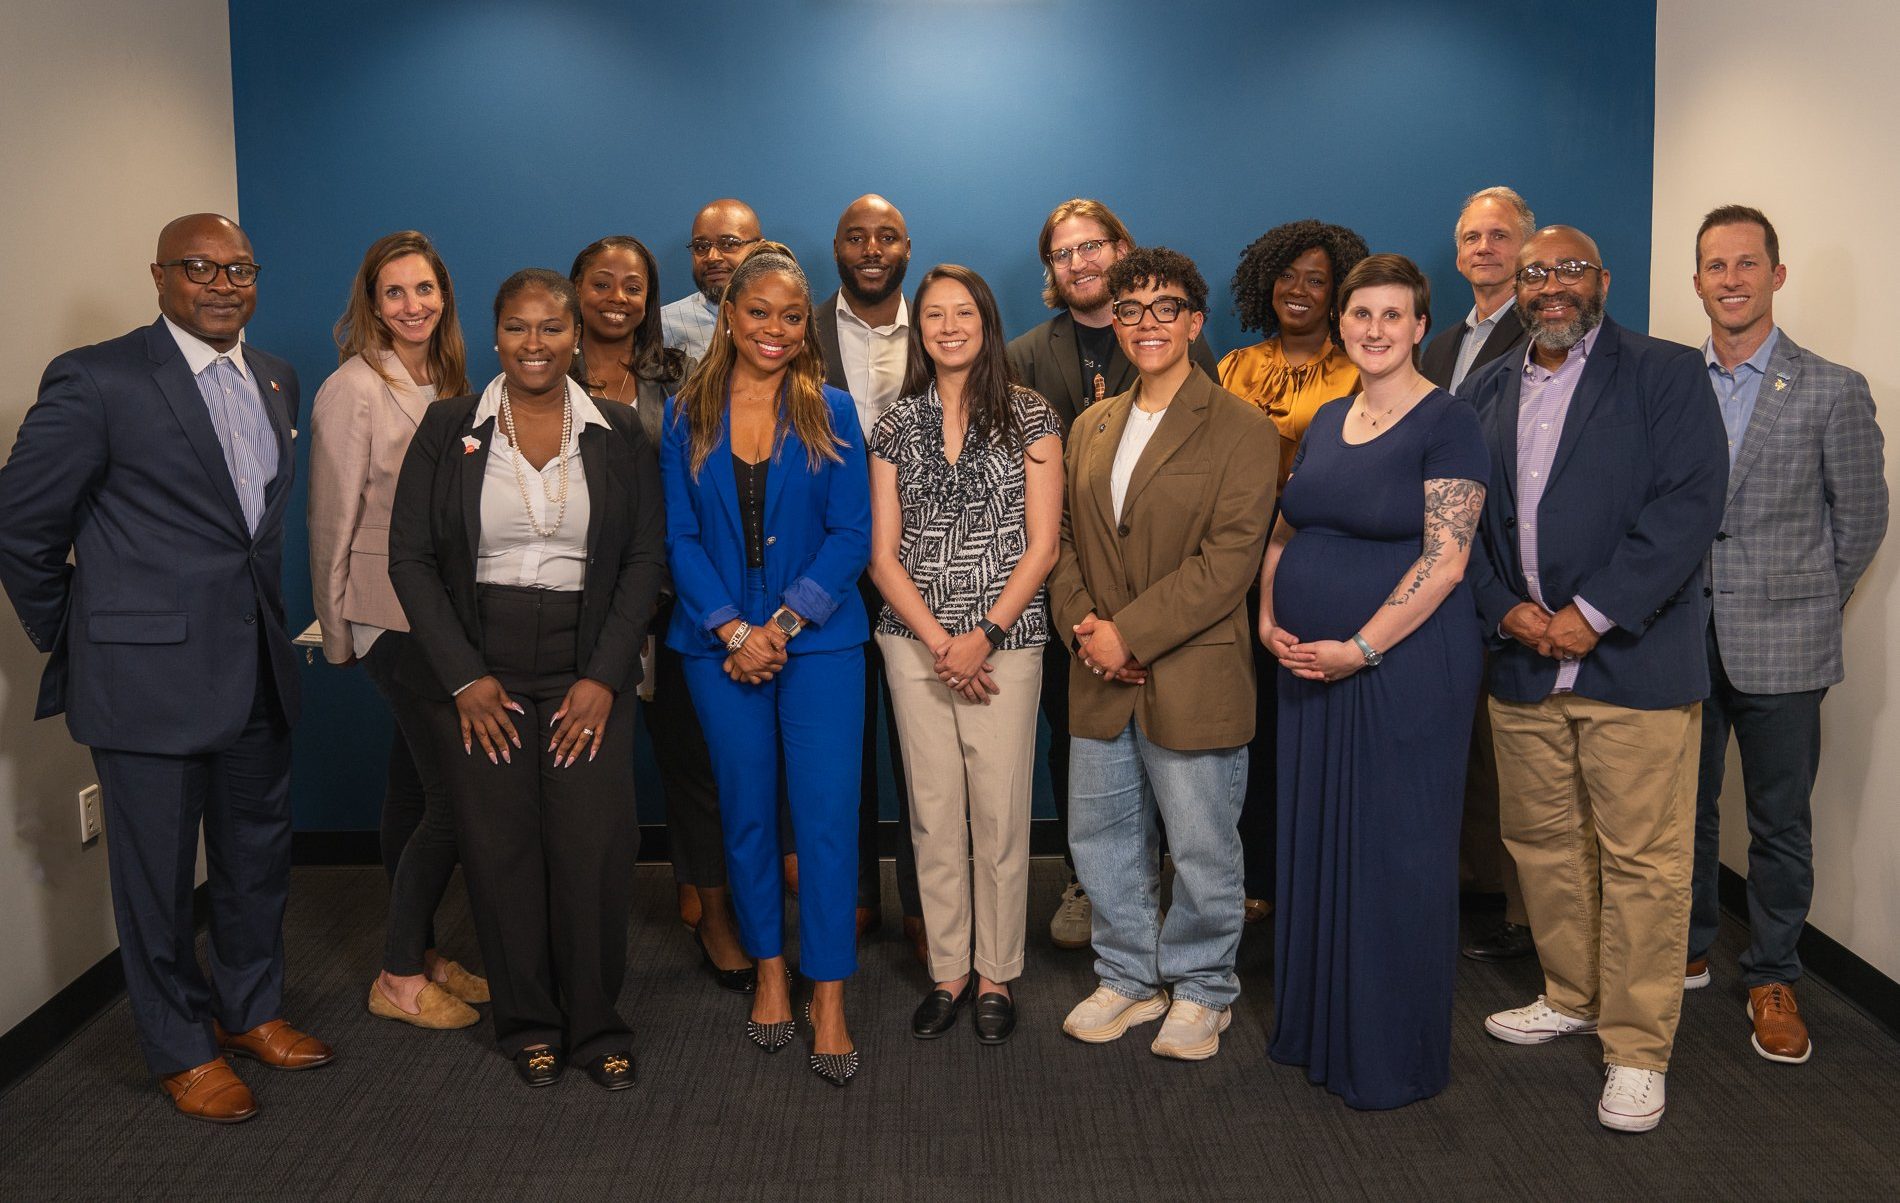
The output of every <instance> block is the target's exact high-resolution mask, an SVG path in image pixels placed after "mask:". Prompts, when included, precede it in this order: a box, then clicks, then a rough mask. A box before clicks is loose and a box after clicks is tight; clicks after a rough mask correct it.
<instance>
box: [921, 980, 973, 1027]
mask: <svg viewBox="0 0 1900 1203" xmlns="http://www.w3.org/2000/svg"><path fill="white" fill-rule="evenodd" d="M975 989H976V975H975V974H974V973H973V974H971V975H970V976H969V978H967V979H966V980H965V981H964V983H963V989H961V990H959V991H957V993H956V996H955V997H954V998H953V997H951V994H950V992H949V991H948V990H932V991H931V992H930V993H929V994H928V995H926V996H925V997H924V1001H922V1002H920V1003H918V1004H917V1010H916V1012H915V1013H914V1014H912V1015H911V1017H910V1034H911V1035H913V1036H915V1037H917V1039H919V1040H935V1039H936V1038H937V1037H939V1036H941V1035H943V1034H944V1033H945V1032H947V1031H949V1030H950V1029H951V1028H953V1027H955V1026H956V1025H957V1012H959V1011H961V1010H963V1004H964V1003H967V1002H969V1001H970V994H971V992H972V991H974V990H975Z"/></svg>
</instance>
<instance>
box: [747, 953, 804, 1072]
mask: <svg viewBox="0 0 1900 1203" xmlns="http://www.w3.org/2000/svg"><path fill="white" fill-rule="evenodd" d="M785 980H786V982H787V983H790V982H791V981H792V970H791V967H790V966H787V967H786V969H785ZM805 1022H806V1023H810V1022H811V1007H810V1006H809V1005H807V1006H806V1008H805ZM745 1034H746V1037H747V1039H749V1040H751V1041H752V1043H754V1044H756V1045H758V1046H759V1047H760V1048H762V1049H764V1050H765V1051H766V1052H768V1053H776V1052H777V1051H779V1050H780V1049H782V1048H784V1047H785V1046H786V1045H788V1044H790V1043H791V1042H792V1037H793V1036H795V1035H797V1034H798V1021H797V1020H796V1019H784V1020H780V1021H778V1022H776V1023H758V1022H755V1021H754V1020H753V1019H752V1017H751V1016H749V1015H748V1016H746V1021H745Z"/></svg>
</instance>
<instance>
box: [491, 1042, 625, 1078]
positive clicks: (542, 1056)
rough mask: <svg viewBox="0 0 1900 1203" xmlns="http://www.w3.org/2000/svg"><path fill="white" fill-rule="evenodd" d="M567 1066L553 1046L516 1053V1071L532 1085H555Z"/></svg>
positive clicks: (525, 1049) (527, 1049) (526, 1049)
mask: <svg viewBox="0 0 1900 1203" xmlns="http://www.w3.org/2000/svg"><path fill="white" fill-rule="evenodd" d="M565 1068H567V1067H566V1066H565V1065H563V1064H562V1062H561V1054H560V1053H558V1052H556V1051H555V1050H553V1049H551V1048H524V1049H522V1050H521V1051H520V1052H518V1053H516V1054H515V1072H516V1073H518V1074H520V1075H521V1080H522V1081H523V1082H526V1083H527V1084H528V1085H530V1086H552V1085H554V1083H555V1082H556V1081H557V1080H559V1079H560V1076H561V1071H562V1070H563V1069H565ZM631 1084H632V1083H629V1085H631Z"/></svg>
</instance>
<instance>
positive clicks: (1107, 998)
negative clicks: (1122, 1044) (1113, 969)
mask: <svg viewBox="0 0 1900 1203" xmlns="http://www.w3.org/2000/svg"><path fill="white" fill-rule="evenodd" d="M1167 1012H1168V992H1167V991H1166V990H1157V991H1155V992H1154V993H1153V994H1152V995H1150V996H1149V997H1147V998H1129V997H1127V996H1126V995H1123V994H1117V993H1116V992H1115V991H1113V990H1110V989H1109V988H1108V987H1107V986H1097V987H1096V988H1095V993H1093V994H1091V995H1089V996H1088V997H1087V998H1085V999H1083V1000H1082V1001H1081V1002H1079V1003H1077V1004H1075V1009H1074V1010H1073V1011H1070V1012H1069V1017H1068V1018H1067V1019H1065V1020H1063V1021H1062V1030H1063V1031H1065V1032H1067V1033H1068V1034H1069V1035H1071V1036H1073V1037H1075V1038H1076V1039H1077V1040H1082V1041H1086V1042H1088V1043H1089V1044H1107V1043H1108V1042H1109V1041H1111V1040H1120V1039H1121V1038H1122V1034H1123V1033H1124V1032H1126V1031H1127V1030H1128V1029H1129V1028H1132V1027H1134V1026H1135V1025H1136V1024H1138V1023H1147V1022H1148V1021H1150V1020H1153V1019H1159V1018H1161V1017H1162V1016H1163V1015H1165V1014H1167Z"/></svg>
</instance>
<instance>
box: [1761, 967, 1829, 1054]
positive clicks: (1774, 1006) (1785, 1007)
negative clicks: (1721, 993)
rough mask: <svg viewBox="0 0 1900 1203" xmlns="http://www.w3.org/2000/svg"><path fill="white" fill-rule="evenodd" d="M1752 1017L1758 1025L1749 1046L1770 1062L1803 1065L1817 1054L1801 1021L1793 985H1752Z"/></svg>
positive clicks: (1805, 1025) (1773, 983)
mask: <svg viewBox="0 0 1900 1203" xmlns="http://www.w3.org/2000/svg"><path fill="white" fill-rule="evenodd" d="M1748 1017H1749V1019H1751V1020H1753V1021H1754V1024H1755V1034H1754V1035H1752V1036H1750V1037H1749V1038H1748V1039H1749V1043H1751V1044H1753V1045H1754V1046H1755V1051H1756V1052H1758V1053H1760V1054H1761V1055H1762V1056H1764V1057H1766V1058H1768V1059H1769V1060H1770V1061H1780V1062H1781V1063H1782V1064H1784V1065H1799V1064H1801V1063H1802V1062H1803V1061H1806V1060H1807V1059H1808V1058H1809V1057H1811V1056H1813V1055H1814V1042H1813V1041H1811V1040H1809V1039H1808V1025H1807V1024H1805V1023H1803V1022H1801V1010H1800V1008H1799V1007H1797V1006H1795V1001H1794V987H1793V986H1790V985H1787V984H1785V983H1782V982H1770V983H1768V984H1767V985H1766V986H1750V987H1749V988H1748Z"/></svg>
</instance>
